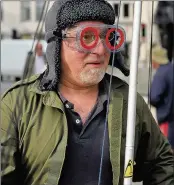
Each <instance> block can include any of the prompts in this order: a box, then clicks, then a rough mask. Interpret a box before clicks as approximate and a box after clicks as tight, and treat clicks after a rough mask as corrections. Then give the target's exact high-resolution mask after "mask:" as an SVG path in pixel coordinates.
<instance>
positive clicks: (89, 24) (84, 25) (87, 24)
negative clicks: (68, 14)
mask: <svg viewBox="0 0 174 185" xmlns="http://www.w3.org/2000/svg"><path fill="white" fill-rule="evenodd" d="M111 27H114V26H113V25H108V24H104V23H103V22H99V21H83V22H78V23H76V24H75V25H73V26H71V27H68V28H66V29H65V30H66V31H68V32H77V31H79V30H83V29H87V30H88V28H89V30H90V28H94V29H96V30H98V31H100V30H101V29H102V30H104V29H106V30H107V29H108V28H111Z"/></svg>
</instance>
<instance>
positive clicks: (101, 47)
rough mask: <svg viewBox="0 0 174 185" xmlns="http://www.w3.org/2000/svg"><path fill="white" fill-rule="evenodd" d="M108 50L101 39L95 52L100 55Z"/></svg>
mask: <svg viewBox="0 0 174 185" xmlns="http://www.w3.org/2000/svg"><path fill="white" fill-rule="evenodd" d="M106 52H107V49H106V47H105V46H104V43H103V40H102V39H99V41H98V43H97V45H96V47H95V49H94V50H93V53H96V54H98V55H103V54H105V53H106Z"/></svg>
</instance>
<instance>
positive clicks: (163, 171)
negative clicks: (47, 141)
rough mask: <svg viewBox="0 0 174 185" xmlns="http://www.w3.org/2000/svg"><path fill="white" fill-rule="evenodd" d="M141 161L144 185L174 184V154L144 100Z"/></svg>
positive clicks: (141, 120) (141, 119)
mask: <svg viewBox="0 0 174 185" xmlns="http://www.w3.org/2000/svg"><path fill="white" fill-rule="evenodd" d="M141 110H142V112H141V117H140V122H141V134H140V135H141V137H140V145H141V146H139V147H140V148H141V149H142V150H141V151H143V152H140V150H139V161H141V164H142V171H143V176H142V180H143V183H144V184H143V185H174V155H173V152H172V149H171V146H170V145H169V143H168V141H167V139H166V138H165V136H164V135H163V134H162V133H161V131H160V129H159V126H158V125H157V123H156V122H155V120H154V118H153V116H152V114H151V112H150V110H149V108H148V106H147V104H146V103H145V102H144V100H142V109H141Z"/></svg>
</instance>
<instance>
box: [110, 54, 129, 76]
mask: <svg viewBox="0 0 174 185" xmlns="http://www.w3.org/2000/svg"><path fill="white" fill-rule="evenodd" d="M113 55H115V58H114V67H116V68H118V69H119V70H120V71H121V72H122V73H123V74H124V75H125V76H129V74H130V69H129V68H128V66H127V65H126V64H125V62H124V57H123V55H122V54H121V52H118V53H116V54H114V53H112V54H111V56H110V60H109V65H112V59H113Z"/></svg>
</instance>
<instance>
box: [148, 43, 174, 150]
mask: <svg viewBox="0 0 174 185" xmlns="http://www.w3.org/2000/svg"><path fill="white" fill-rule="evenodd" d="M152 60H153V67H154V68H156V70H157V71H156V74H155V75H154V78H153V82H152V85H151V94H150V103H151V105H153V106H154V107H156V109H157V119H158V124H159V125H162V124H164V123H166V122H168V140H169V142H170V144H171V145H172V148H173V149H174V65H173V64H172V62H170V61H168V59H167V51H166V49H164V48H162V47H160V46H158V45H157V46H155V47H154V48H153V51H152Z"/></svg>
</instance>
